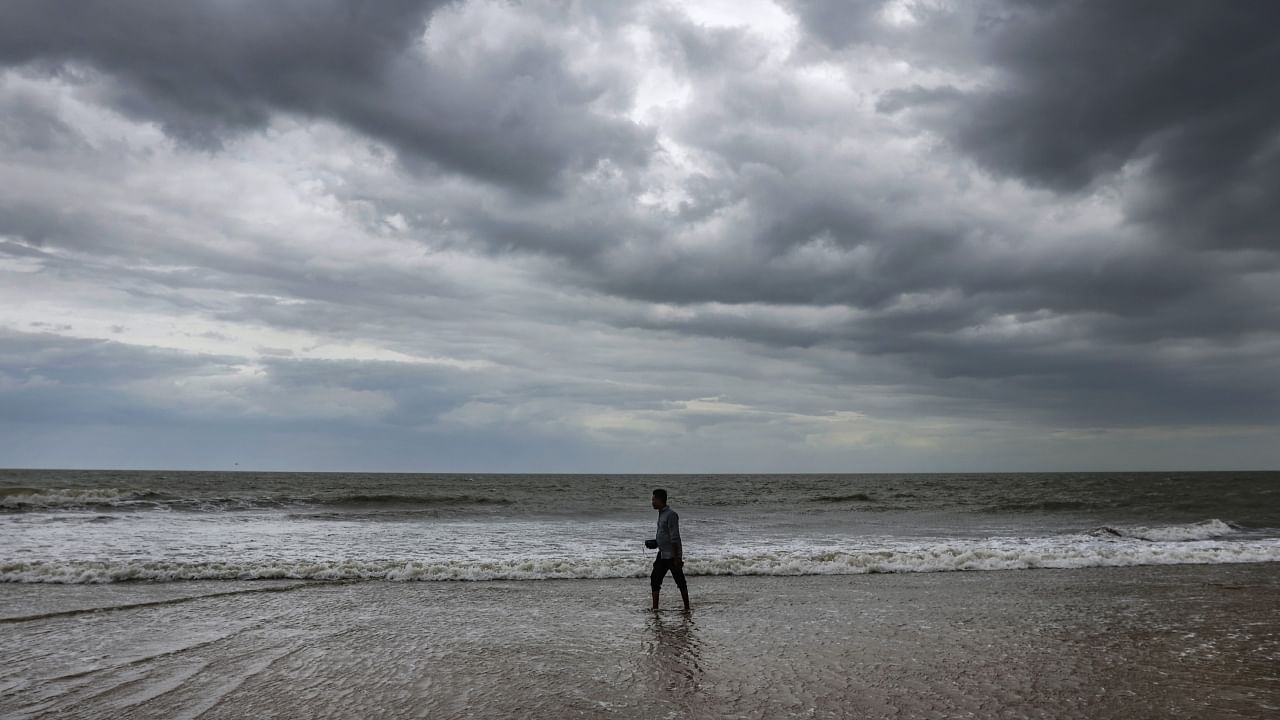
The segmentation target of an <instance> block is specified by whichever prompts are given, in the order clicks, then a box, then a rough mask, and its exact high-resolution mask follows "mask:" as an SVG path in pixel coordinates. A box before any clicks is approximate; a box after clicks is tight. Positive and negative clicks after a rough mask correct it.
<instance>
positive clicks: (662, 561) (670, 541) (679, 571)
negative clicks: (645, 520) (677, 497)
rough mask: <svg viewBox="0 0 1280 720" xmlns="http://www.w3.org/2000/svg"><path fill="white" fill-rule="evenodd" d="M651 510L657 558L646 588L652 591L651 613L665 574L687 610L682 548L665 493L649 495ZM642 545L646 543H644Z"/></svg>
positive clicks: (676, 521)
mask: <svg viewBox="0 0 1280 720" xmlns="http://www.w3.org/2000/svg"><path fill="white" fill-rule="evenodd" d="M653 509H654V510H657V511H658V536H657V538H656V539H655V540H654V541H653V542H654V545H653V546H650V547H654V546H656V547H657V548H658V557H657V558H655V559H654V561H653V574H652V575H650V576H649V587H650V588H651V589H652V590H653V609H654V610H657V609H658V593H659V592H661V591H662V579H663V578H664V577H666V575H667V571H668V570H670V571H671V577H673V578H675V581H676V587H678V588H680V598H681V599H682V600H684V609H685V610H688V609H689V588H688V586H687V585H686V584H685V581H684V548H683V547H681V545H680V516H679V515H677V514H676V511H675V510H672V509H671V506H669V505H667V491H666V490H663V489H662V488H657V489H656V490H654V491H653ZM645 544H646V545H647V544H648V543H645Z"/></svg>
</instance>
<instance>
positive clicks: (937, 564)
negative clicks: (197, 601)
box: [0, 536, 1280, 584]
mask: <svg viewBox="0 0 1280 720" xmlns="http://www.w3.org/2000/svg"><path fill="white" fill-rule="evenodd" d="M1258 562H1280V540H1277V539H1271V540H1259V541H1253V542H1232V541H1204V540H1202V541H1192V542H1133V541H1130V540H1121V539H1098V538H1089V537H1087V536H1079V539H1078V540H1075V541H1070V542H1065V541H1057V542H1002V543H986V544H983V543H977V544H975V543H957V544H948V543H940V544H936V545H929V546H920V547H911V548H897V549H887V550H862V551H858V550H847V551H845V550H836V551H826V552H812V551H808V552H802V551H787V552H766V553H742V554H735V553H727V554H723V555H720V556H715V557H707V558H699V559H691V560H690V561H689V562H687V563H686V564H685V573H686V574H688V575H692V576H700V575H780V576H795V575H862V574H872V573H917V572H918V573H931V572H961V571H975V570H981V571H992V570H1027V569H1041V568H1056V569H1066V568H1088V567H1130V566H1140V565H1186V564H1192V565H1197V564H1198V565H1204V564H1225V563H1258ZM649 570H650V567H649V564H648V563H647V561H637V560H635V559H620V558H566V559H507V560H493V561H464V560H436V561H404V560H394V561H393V560H372V559H371V560H299V561H280V560H271V561H265V560H264V561H248V560H246V561H224V562H176V561H142V560H121V561H107V562H103V561H87V560H86V561H82V560H66V561H33V562H0V582H11V583H62V584H91V583H113V582H176V581H185V580H268V579H270V580H282V579H288V580H327V581H332V580H384V581H400V582H403V581H446V580H454V581H486V580H566V579H604V578H635V577H643V576H646V575H648V573H649Z"/></svg>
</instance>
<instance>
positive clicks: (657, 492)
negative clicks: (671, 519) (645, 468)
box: [653, 488, 667, 502]
mask: <svg viewBox="0 0 1280 720" xmlns="http://www.w3.org/2000/svg"><path fill="white" fill-rule="evenodd" d="M653 496H654V497H656V498H658V499H659V500H661V501H662V502H666V501H667V491H666V490H663V489H662V488H654V490H653Z"/></svg>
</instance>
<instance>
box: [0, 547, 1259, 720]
mask: <svg viewBox="0 0 1280 720" xmlns="http://www.w3.org/2000/svg"><path fill="white" fill-rule="evenodd" d="M691 587H692V592H693V597H694V602H695V609H694V611H693V612H692V613H691V614H688V615H686V614H684V613H682V612H680V611H678V610H677V609H676V605H677V604H678V599H677V597H675V596H674V595H672V596H668V597H665V598H664V600H665V604H666V608H667V609H664V610H663V611H661V612H659V613H657V614H654V613H651V612H649V611H647V610H645V609H644V606H645V601H646V599H647V598H646V590H647V588H646V587H645V583H644V582H643V581H638V580H601V581H590V580H588V581H581V580H573V581H536V582H482V583H455V582H427V583H393V582H361V583H341V584H326V583H314V582H310V583H301V582H287V581H280V582H262V581H258V582H197V583H170V584H163V585H149V584H117V585H106V586H87V585H74V586H47V585H45V586H38V585H6V586H0V617H3V618H4V621H3V626H2V627H3V633H4V635H5V638H6V641H5V643H4V645H3V650H0V660H2V661H3V667H4V670H3V678H2V679H0V715H2V716H3V717H6V718H15V719H18V718H36V717H54V716H56V717H64V718H107V717H130V718H196V717H201V718H242V717H275V718H319V717H331V718H361V717H386V718H401V717H404V718H408V717H430V718H444V717H614V718H658V717H673V718H712V717H734V718H737V717H742V718H774V717H830V718H837V717H840V718H844V717H854V718H952V717H954V718H963V717H979V718H996V717H1008V718H1039V717H1043V718H1050V717H1054V718H1061V717H1091V718H1170V717H1194V718H1236V717H1238V718H1263V717H1275V716H1276V713H1280V677H1277V676H1278V674H1280V673H1278V672H1277V669H1276V668H1277V667H1280V611H1278V610H1277V608H1278V607H1280V573H1277V572H1276V566H1275V565H1274V564H1259V565H1219V566H1180V567H1159V568H1092V569H1081V570H1044V571H1019V572H973V573H933V574H904V575H870V576H847V577H714V578H708V577H699V578H693V579H692V580H691Z"/></svg>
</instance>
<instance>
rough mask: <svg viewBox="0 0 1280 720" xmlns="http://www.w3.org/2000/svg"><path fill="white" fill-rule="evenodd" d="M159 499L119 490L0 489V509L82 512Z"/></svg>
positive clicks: (155, 496) (137, 491) (140, 491)
mask: <svg viewBox="0 0 1280 720" xmlns="http://www.w3.org/2000/svg"><path fill="white" fill-rule="evenodd" d="M157 497H159V496H158V495H157V494H156V493H154V492H152V491H151V490H125V489H121V488H61V489H54V488H49V489H35V488H24V487H7V488H0V508H3V509H5V510H57V509H84V508H90V507H104V506H105V507H110V506H122V505H130V504H137V503H139V502H146V501H151V500H152V499H154V498H157Z"/></svg>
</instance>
